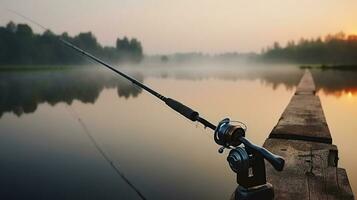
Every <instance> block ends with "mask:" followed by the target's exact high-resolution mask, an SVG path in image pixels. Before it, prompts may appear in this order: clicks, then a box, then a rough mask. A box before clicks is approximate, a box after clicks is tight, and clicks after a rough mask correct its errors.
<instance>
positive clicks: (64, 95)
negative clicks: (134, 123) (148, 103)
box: [0, 67, 357, 117]
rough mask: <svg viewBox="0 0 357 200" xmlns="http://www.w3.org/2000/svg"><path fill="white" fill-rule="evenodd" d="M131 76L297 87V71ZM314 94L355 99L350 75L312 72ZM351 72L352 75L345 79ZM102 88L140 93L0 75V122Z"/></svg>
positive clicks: (122, 85) (114, 81)
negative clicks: (319, 93) (259, 82)
mask: <svg viewBox="0 0 357 200" xmlns="http://www.w3.org/2000/svg"><path fill="white" fill-rule="evenodd" d="M129 72H130V73H131V75H132V76H134V77H135V78H136V79H137V80H139V81H141V82H143V81H144V78H148V77H154V78H161V79H179V80H204V79H220V80H229V81H237V80H259V81H261V82H262V83H263V84H265V85H267V86H270V87H272V88H273V89H274V90H275V89H276V88H278V87H279V85H284V86H285V87H286V88H287V89H288V90H292V89H293V88H294V86H295V85H296V84H297V82H298V81H299V79H300V77H301V74H302V70H299V69H298V68H292V67H287V68H285V69H283V68H270V69H261V68H259V69H256V68H254V69H246V68H245V69H234V68H231V69H229V68H228V69H217V68H207V69H204V70H202V69H189V70H188V69H177V68H169V69H167V68H164V69H163V68H158V69H153V70H149V71H145V70H138V69H135V70H131V71H130V70H129ZM312 72H313V76H314V78H315V82H316V85H317V88H318V90H321V91H323V92H324V93H325V94H327V95H334V96H337V97H339V96H341V95H343V94H348V95H350V96H351V95H356V94H357V73H353V69H344V70H336V69H334V70H312ZM351 72H352V73H351ZM105 88H116V89H117V93H118V96H119V97H123V98H126V99H127V98H130V97H133V98H135V97H137V96H138V95H139V94H140V93H141V92H142V90H141V89H140V88H138V87H133V85H132V84H131V83H130V82H128V81H126V80H125V79H123V78H118V77H117V76H116V75H115V74H112V73H111V72H109V71H106V70H94V69H89V70H83V69H80V70H79V69H77V70H68V69H67V70H52V71H51V70H50V71H48V70H44V71H41V70H39V71H35V72H27V71H24V72H19V71H16V72H11V71H10V72H1V73H0V94H1V97H0V105H1V107H0V117H1V116H2V115H3V114H4V113H6V112H12V113H14V114H16V115H17V116H21V115H22V114H23V113H33V112H35V111H36V109H37V107H38V104H41V103H48V104H50V105H55V104H57V103H59V102H65V103H67V104H71V103H72V102H73V101H74V100H79V101H81V102H82V103H91V104H93V103H95V101H96V100H97V98H98V96H99V94H100V93H101V91H102V90H103V89H105Z"/></svg>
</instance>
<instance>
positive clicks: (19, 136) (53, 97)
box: [0, 68, 357, 199]
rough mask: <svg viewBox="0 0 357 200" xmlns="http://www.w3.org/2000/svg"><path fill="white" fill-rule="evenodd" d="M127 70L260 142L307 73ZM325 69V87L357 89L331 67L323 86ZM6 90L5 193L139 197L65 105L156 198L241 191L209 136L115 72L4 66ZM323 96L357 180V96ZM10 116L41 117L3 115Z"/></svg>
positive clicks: (0, 76) (1, 141)
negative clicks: (238, 124)
mask: <svg viewBox="0 0 357 200" xmlns="http://www.w3.org/2000/svg"><path fill="white" fill-rule="evenodd" d="M126 70H127V71H128V72H130V74H132V75H134V76H135V77H136V78H137V79H139V80H140V81H144V82H145V83H146V84H148V85H150V86H152V87H153V88H155V89H157V90H158V91H160V92H162V93H163V94H166V95H168V96H170V97H174V98H177V99H179V100H182V102H184V103H187V104H188V105H190V106H192V107H193V108H195V109H196V110H199V111H200V112H201V114H202V115H203V116H205V117H206V118H207V119H209V120H211V121H212V122H218V121H219V120H221V119H222V118H224V117H227V116H229V117H231V118H232V119H237V120H243V121H244V122H245V123H247V125H248V126H249V131H248V132H247V137H248V138H249V139H251V140H252V141H254V142H255V143H257V144H262V143H263V142H264V140H265V139H266V138H267V136H268V133H269V132H270V131H271V129H272V127H274V125H275V124H276V122H277V121H278V119H279V118H280V115H281V113H282V112H283V110H284V108H285V106H286V105H287V103H288V102H289V100H290V98H291V96H292V94H293V92H294V87H295V85H296V84H297V82H298V81H299V79H300V76H301V74H302V70H300V69H299V68H269V69H267V68H259V69H258V68H242V69H237V68H225V69H220V68H193V69H192V68H191V69H188V68H152V69H139V68H136V69H130V70H129V69H126ZM327 72H328V73H330V72H329V71H318V70H316V71H315V70H314V71H313V73H314V76H315V77H318V78H317V86H318V87H319V88H321V92H322V93H323V92H324V90H326V89H327V88H329V89H331V91H337V92H338V91H341V90H342V89H341V88H343V87H342V85H344V86H345V87H346V88H356V81H355V80H353V78H352V77H353V76H352V75H349V74H348V73H351V72H341V73H340V72H338V73H337V72H334V73H336V74H337V75H338V76H335V75H334V73H331V75H329V76H331V77H330V78H334V79H333V80H335V83H334V84H333V85H332V86H333V87H334V88H333V87H332V86H331V87H330V86H329V85H328V82H327V83H324V81H325V80H324V73H327ZM345 76H351V78H347V79H345V80H344V77H345ZM346 80H348V81H346ZM339 84H340V85H341V87H335V86H336V85H339ZM0 90H1V91H0V92H1V96H0V99H1V101H0V103H1V104H0V106H1V114H3V116H2V118H1V119H0V132H1V134H0V146H1V147H2V151H0V157H1V170H0V177H2V178H1V180H0V186H1V187H0V196H1V198H2V197H4V195H5V197H6V195H9V196H10V197H17V199H26V198H31V199H137V197H136V196H135V194H134V193H133V192H132V191H131V190H130V188H128V186H127V185H126V184H125V183H124V182H123V181H122V180H121V179H120V178H118V177H117V176H116V175H115V174H114V173H113V172H112V171H111V169H110V167H109V166H108V165H107V163H105V162H104V161H103V160H102V158H101V157H100V156H99V155H98V153H97V152H96V151H95V150H94V149H93V146H91V143H89V141H88V140H87V138H85V137H83V133H82V130H81V129H80V127H79V125H78V123H77V120H73V118H71V116H70V114H69V113H68V112H67V110H66V108H65V107H67V106H65V104H71V107H73V109H75V110H76V111H77V112H78V113H79V116H80V117H81V119H82V120H83V121H84V122H85V123H86V125H87V126H88V129H89V130H90V131H91V132H92V133H93V135H95V137H96V138H97V140H98V141H99V143H100V144H102V146H103V147H104V149H105V150H106V151H107V152H108V153H109V155H110V156H111V158H112V159H113V160H114V161H115V162H116V164H118V165H119V166H120V167H121V169H122V170H123V171H124V172H125V173H126V175H127V176H128V177H129V178H130V180H131V181H133V182H134V183H135V185H136V186H137V187H139V188H140V189H141V190H142V191H143V193H144V194H145V195H146V196H148V198H149V199H229V196H230V195H231V194H232V192H233V190H234V189H235V187H236V183H235V174H234V173H232V171H231V170H230V168H229V166H228V165H227V163H226V156H224V155H221V154H218V153H217V145H216V144H215V143H214V141H213V139H212V137H211V135H210V133H211V132H209V133H208V131H207V130H206V131H205V130H203V129H200V128H194V125H192V123H190V122H187V121H186V120H182V118H180V117H179V116H177V114H176V113H175V112H171V110H169V109H167V108H165V107H164V106H163V105H162V104H160V103H157V101H156V99H154V98H153V97H152V96H150V95H144V94H145V93H143V92H142V91H140V90H138V89H137V88H135V87H132V86H131V84H130V83H129V82H127V81H125V80H123V79H121V78H118V77H117V76H116V75H113V74H112V73H110V72H109V71H106V70H92V69H91V70H59V71H36V72H0ZM217 94H219V95H217ZM331 94H334V93H333V92H332V93H331ZM321 100H322V103H323V106H324V111H326V117H327V120H330V121H328V124H329V126H330V128H331V131H332V133H333V134H335V135H333V139H334V143H335V144H336V145H337V146H338V147H339V150H340V158H341V161H342V162H341V164H342V166H343V167H344V166H346V169H347V172H348V175H349V176H350V178H351V179H350V180H351V182H352V183H357V181H356V180H357V173H356V175H354V173H355V172H354V169H355V168H356V166H357V164H356V162H355V161H354V159H351V158H352V157H351V156H350V154H351V152H354V150H353V142H355V136H354V135H355V130H356V126H355V125H354V124H356V123H354V122H353V120H354V119H355V117H356V116H357V110H356V109H355V108H357V106H355V105H356V103H357V101H355V102H351V101H345V102H344V100H345V99H344V98H340V97H338V98H335V96H332V95H330V96H326V95H321ZM61 102H62V103H61ZM29 105H30V106H29ZM30 108H31V109H30ZM341 109H343V110H342V111H341ZM35 110H36V112H34V111H35ZM9 112H13V113H17V114H18V115H21V114H22V113H25V112H27V113H28V112H33V113H32V114H31V115H21V117H16V116H14V115H12V114H4V113H9ZM348 120H350V121H348ZM346 133H348V134H350V135H348V134H346ZM347 144H348V145H347ZM39 188H41V191H39ZM2 199H15V198H2Z"/></svg>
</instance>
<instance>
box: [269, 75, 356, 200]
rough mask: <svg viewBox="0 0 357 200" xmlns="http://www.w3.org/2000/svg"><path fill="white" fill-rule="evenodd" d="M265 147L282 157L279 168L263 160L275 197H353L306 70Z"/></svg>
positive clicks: (318, 99)
mask: <svg viewBox="0 0 357 200" xmlns="http://www.w3.org/2000/svg"><path fill="white" fill-rule="evenodd" d="M264 147H265V148H267V149H268V150H270V151H271V152H273V153H275V154H277V155H281V156H283V157H284V158H285V167H284V170H283V171H282V172H277V171H275V170H274V169H273V168H272V167H271V165H270V164H269V163H266V169H267V180H268V182H270V183H272V184H273V186H274V192H275V197H276V198H275V199H288V200H290V199H332V200H333V199H354V197H353V193H352V190H351V186H350V184H349V182H348V178H347V175H346V171H345V170H344V169H340V168H338V167H337V165H338V163H337V162H338V151H337V147H336V146H335V145H332V138H331V134H330V130H329V128H328V126H327V123H326V119H325V116H324V113H323V110H322V106H321V102H320V98H319V97H318V96H316V95H315V84H314V80H313V78H312V75H311V73H310V72H309V71H305V74H304V75H303V77H302V79H301V81H300V83H299V85H298V87H297V89H296V93H295V95H294V96H293V97H292V99H291V101H290V103H289V104H288V106H287V108H286V109H285V111H284V112H283V114H282V116H281V118H280V120H279V121H278V123H277V125H276V126H275V127H274V129H273V130H272V132H271V133H270V135H269V138H268V139H267V140H266V141H265V143H264Z"/></svg>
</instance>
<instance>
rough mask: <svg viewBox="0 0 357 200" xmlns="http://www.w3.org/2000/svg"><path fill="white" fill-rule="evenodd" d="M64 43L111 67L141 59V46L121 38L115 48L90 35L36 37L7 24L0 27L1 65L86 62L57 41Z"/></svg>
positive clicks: (29, 30)
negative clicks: (62, 40)
mask: <svg viewBox="0 0 357 200" xmlns="http://www.w3.org/2000/svg"><path fill="white" fill-rule="evenodd" d="M59 38H62V39H65V40H67V41H69V42H71V43H73V44H75V45H76V46H78V47H80V48H83V49H85V50H86V51H88V52H90V53H92V54H94V55H96V56H98V57H100V58H102V59H104V60H106V61H109V62H112V63H124V62H129V63H139V62H141V60H142V59H143V49H142V45H141V42H140V41H138V40H137V39H135V38H132V39H129V38H127V37H124V38H122V39H120V38H118V39H117V40H116V46H115V47H111V46H102V45H101V44H99V43H98V41H97V39H96V37H95V36H94V35H93V34H92V33H91V32H85V33H79V34H78V35H76V36H74V37H71V36H69V35H68V33H62V34H61V35H56V34H54V33H53V32H51V31H50V30H47V31H45V32H43V33H42V34H36V33H34V32H33V30H32V28H31V27H30V26H29V25H27V24H15V23H13V22H9V23H8V24H7V25H6V26H4V27H0V65H69V64H83V63H86V62H87V60H85V58H84V57H83V56H78V55H76V53H74V52H73V51H72V50H69V49H68V47H66V46H65V45H63V44H62V43H60V42H59V41H58V39H59Z"/></svg>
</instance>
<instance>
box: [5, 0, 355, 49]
mask: <svg viewBox="0 0 357 200" xmlns="http://www.w3.org/2000/svg"><path fill="white" fill-rule="evenodd" d="M3 7H7V8H10V9H13V10H17V11H18V12H21V13H23V14H24V15H27V16H30V17H32V18H34V19H35V20H37V21H39V22H40V23H42V24H44V25H45V26H47V27H50V28H51V29H52V30H53V31H54V32H56V33H62V32H64V31H67V32H69V33H70V34H71V35H74V34H77V33H79V32H83V31H89V30H90V31H92V32H93V33H94V34H95V35H96V36H97V38H98V40H99V42H100V43H102V44H105V45H114V43H115V40H116V38H117V37H122V36H124V35H128V36H130V37H136V38H138V39H139V40H140V41H142V43H143V46H144V51H145V53H147V54H156V53H172V52H192V51H195V52H196V51H202V52H206V53H222V52H230V51H239V52H249V51H256V52H259V51H260V50H261V49H262V47H266V46H267V45H270V44H272V43H273V42H274V41H279V42H281V43H283V44H285V42H286V41H287V40H289V39H299V38H300V37H301V36H303V37H306V38H311V37H317V36H323V35H326V34H327V33H336V32H338V31H344V32H346V33H357V0H175V1H174V0H102V1H99V0H0V8H3ZM0 13H1V14H0V24H1V25H4V24H6V23H7V22H8V21H9V20H13V21H15V22H23V21H24V20H22V19H21V18H18V17H16V16H14V15H13V14H11V13H8V12H6V11H5V10H0ZM35 30H36V31H40V30H39V29H35Z"/></svg>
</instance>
